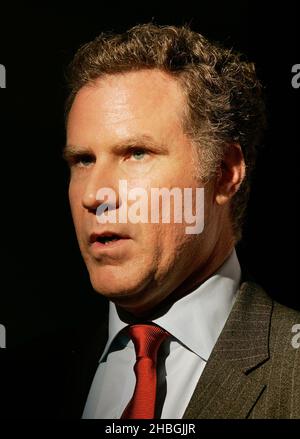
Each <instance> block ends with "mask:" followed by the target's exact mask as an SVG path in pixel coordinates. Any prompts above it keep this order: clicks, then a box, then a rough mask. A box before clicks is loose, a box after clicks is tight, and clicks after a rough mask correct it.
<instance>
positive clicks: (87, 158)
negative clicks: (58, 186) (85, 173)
mask: <svg viewBox="0 0 300 439" xmlns="http://www.w3.org/2000/svg"><path fill="white" fill-rule="evenodd" d="M94 161H95V160H94V158H93V157H92V156H91V155H89V154H82V155H80V156H78V157H77V159H76V163H77V165H78V166H82V167H86V166H89V165H90V164H91V163H93V162H94Z"/></svg>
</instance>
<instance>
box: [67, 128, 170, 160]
mask: <svg viewBox="0 0 300 439" xmlns="http://www.w3.org/2000/svg"><path fill="white" fill-rule="evenodd" d="M130 147H132V148H137V147H148V148H150V149H153V150H154V151H155V152H158V153H161V154H167V152H168V147H167V145H165V144H158V143H157V142H156V141H155V140H154V139H153V138H152V137H151V136H149V135H146V134H144V135H141V136H133V137H129V138H127V139H124V140H122V141H121V142H118V143H116V144H113V145H112V151H113V152H114V153H115V154H121V153H122V152H124V151H125V150H126V149H128V148H130ZM81 154H91V155H93V154H94V152H93V150H92V149H91V148H90V147H84V146H80V145H72V144H67V145H65V147H64V149H63V157H64V159H66V160H68V159H70V158H72V157H74V156H77V155H81Z"/></svg>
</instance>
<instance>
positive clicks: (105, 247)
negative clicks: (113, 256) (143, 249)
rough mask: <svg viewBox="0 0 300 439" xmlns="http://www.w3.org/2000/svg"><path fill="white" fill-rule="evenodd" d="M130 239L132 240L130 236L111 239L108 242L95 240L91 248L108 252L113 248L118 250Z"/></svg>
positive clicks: (99, 251)
mask: <svg viewBox="0 0 300 439" xmlns="http://www.w3.org/2000/svg"><path fill="white" fill-rule="evenodd" d="M129 241H131V239H130V238H123V239H118V240H116V241H110V242H108V243H107V244H103V243H102V242H99V241H95V242H93V244H92V245H91V248H92V249H93V250H94V251H95V252H96V253H97V254H99V253H106V252H111V251H113V250H118V249H120V248H121V247H123V246H125V245H126V244H127V243H128V242H129Z"/></svg>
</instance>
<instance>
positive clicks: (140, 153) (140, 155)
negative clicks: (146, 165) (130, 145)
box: [130, 148, 147, 161]
mask: <svg viewBox="0 0 300 439" xmlns="http://www.w3.org/2000/svg"><path fill="white" fill-rule="evenodd" d="M146 154H147V151H145V150H144V149H142V148H140V149H138V148H135V149H133V150H131V151H130V155H131V157H132V158H133V159H134V160H137V161H140V160H142V159H144V158H145V156H146Z"/></svg>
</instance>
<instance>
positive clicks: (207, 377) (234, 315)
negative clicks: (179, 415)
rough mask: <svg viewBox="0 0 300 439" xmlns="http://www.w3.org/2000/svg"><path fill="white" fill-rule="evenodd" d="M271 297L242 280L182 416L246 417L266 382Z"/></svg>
mask: <svg viewBox="0 0 300 439" xmlns="http://www.w3.org/2000/svg"><path fill="white" fill-rule="evenodd" d="M271 312H272V300H271V299H270V298H269V297H268V296H267V295H266V294H265V293H264V291H263V290H262V289H260V288H259V287H258V286H257V285H255V284H254V283H248V282H244V283H243V284H242V285H241V288H240V290H239V292H238V296H237V299H236V302H235V304H234V307H233V309H232V311H231V313H230V316H229V318H228V320H227V322H226V324H225V326H224V329H223V331H222V333H221V335H220V337H219V339H218V341H217V343H216V345H215V347H214V349H213V351H212V353H211V356H210V358H209V360H208V362H207V365H206V366H205V369H204V371H203V373H202V375H201V378H200V380H199V382H198V384H197V386H196V389H195V391H194V394H193V396H192V398H191V401H190V403H189V405H188V407H187V409H186V411H185V413H184V416H183V418H193V419H196V418H246V417H247V416H248V414H249V412H250V410H251V408H252V407H253V406H254V405H255V402H256V401H257V400H258V398H259V397H260V395H261V394H262V392H263V391H264V389H265V387H266V384H265V382H264V379H263V376H262V373H261V368H260V367H259V366H260V365H261V364H263V363H264V362H265V361H267V360H268V358H269V347H268V345H269V325H270V318H271Z"/></svg>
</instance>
